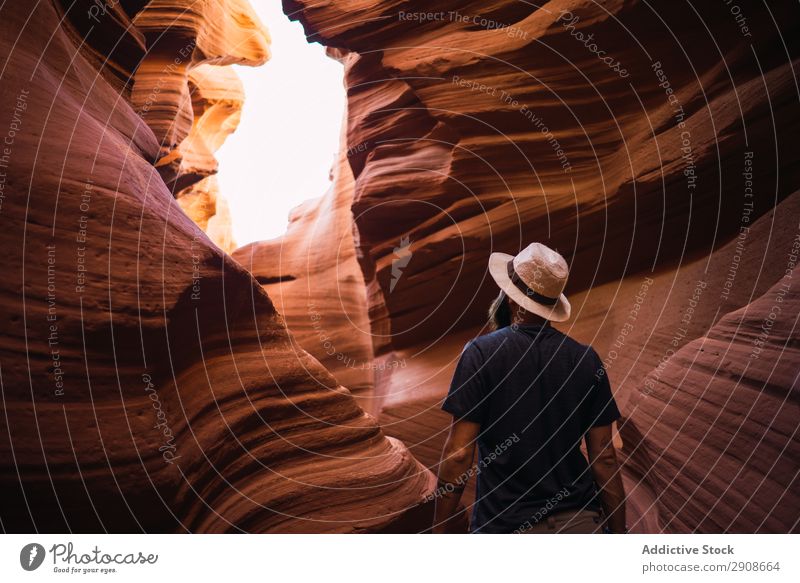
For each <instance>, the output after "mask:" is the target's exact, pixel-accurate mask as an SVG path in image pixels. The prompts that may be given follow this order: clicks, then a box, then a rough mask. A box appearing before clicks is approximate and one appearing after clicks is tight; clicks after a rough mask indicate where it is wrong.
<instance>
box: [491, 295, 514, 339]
mask: <svg viewBox="0 0 800 583" xmlns="http://www.w3.org/2000/svg"><path fill="white" fill-rule="evenodd" d="M506 326H511V306H509V305H508V296H507V295H506V292H504V291H501V292H500V293H499V294H498V296H497V297H496V298H495V299H494V300H492V303H491V305H490V306H489V327H490V328H491V329H492V330H499V329H500V328H505V327H506Z"/></svg>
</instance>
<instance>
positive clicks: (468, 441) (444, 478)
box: [433, 417, 481, 534]
mask: <svg viewBox="0 0 800 583" xmlns="http://www.w3.org/2000/svg"><path fill="white" fill-rule="evenodd" d="M480 427H481V426H480V424H478V423H473V422H472V421H467V420H463V419H462V420H458V419H456V418H455V417H454V418H453V422H452V424H451V425H450V435H449V436H448V437H447V443H445V445H444V451H443V452H442V461H441V462H440V463H439V482H438V484H437V485H436V496H435V498H434V500H435V502H434V504H435V508H436V510H435V512H434V517H435V518H434V521H433V532H434V533H436V534H441V533H445V532H448V531H449V530H451V529H454V526H455V522H456V519H457V516H456V511H457V508H458V503H459V501H460V500H461V494H462V493H463V492H464V486H466V484H467V478H468V473H467V472H468V470H469V468H470V466H471V465H472V458H473V456H474V455H475V441H476V440H477V439H478V433H479V432H480Z"/></svg>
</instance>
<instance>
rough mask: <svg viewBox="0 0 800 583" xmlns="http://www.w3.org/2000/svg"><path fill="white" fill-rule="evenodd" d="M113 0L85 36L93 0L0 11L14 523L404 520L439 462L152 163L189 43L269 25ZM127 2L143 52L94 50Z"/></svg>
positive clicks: (297, 526) (221, 57)
mask: <svg viewBox="0 0 800 583" xmlns="http://www.w3.org/2000/svg"><path fill="white" fill-rule="evenodd" d="M114 4H115V6H116V7H115V8H114V10H113V11H112V12H107V13H104V14H100V13H98V14H97V15H96V17H97V20H98V22H97V23H95V25H94V26H93V27H92V32H91V33H89V34H88V36H86V37H81V34H80V28H78V27H77V25H73V24H71V23H72V22H82V21H83V20H85V18H86V14H87V13H86V12H81V7H80V4H79V3H75V4H70V6H71V8H69V12H68V13H67V14H66V16H65V14H64V13H63V12H62V10H61V8H60V7H59V4H57V3H52V2H40V3H38V4H36V6H35V7H29V6H27V5H23V4H15V5H13V6H11V5H9V4H6V5H5V6H4V7H3V8H2V9H0V12H1V14H0V44H2V46H3V49H4V50H3V54H4V55H6V58H5V61H4V66H3V70H2V71H3V72H2V84H0V94H1V95H2V97H3V99H2V103H4V104H6V106H5V107H4V109H3V113H2V114H1V115H0V132H2V134H3V139H4V140H5V142H4V150H3V151H2V152H0V154H1V155H2V158H1V160H0V171H1V172H0V186H2V190H0V194H2V197H0V203H2V204H1V206H0V221H2V223H3V228H2V229H1V230H0V243H2V246H3V249H4V253H5V256H6V263H5V274H4V275H5V277H4V279H3V284H2V285H1V286H0V294H1V295H2V299H1V301H0V319H2V321H3V322H4V328H3V330H4V333H3V335H2V336H0V381H2V382H1V383H0V388H2V396H3V403H4V410H3V415H2V416H0V456H2V460H3V466H2V472H1V473H0V486H2V491H3V496H2V500H0V517H2V524H3V528H4V529H5V530H6V531H22V532H32V531H37V532H66V531H71V532H85V531H89V532H98V531H105V530H107V531H116V532H136V531H148V532H153V531H159V532H160V531H186V530H188V531H193V532H226V531H240V530H246V531H257V532H272V531H281V532H295V531H305V532H318V531H322V532H328V531H340V532H341V531H362V530H391V529H392V528H393V526H392V525H393V524H395V523H398V521H400V522H402V521H407V520H409V519H410V518H409V516H412V517H413V513H412V514H409V512H408V509H409V508H411V507H415V506H416V505H417V504H418V503H419V502H420V501H421V500H422V499H423V497H424V495H425V494H426V493H427V492H428V491H429V490H430V488H431V478H432V477H431V476H430V474H429V473H428V472H426V471H425V470H424V469H423V468H421V467H420V466H419V464H418V463H417V462H416V461H415V460H414V459H413V458H412V457H411V455H410V454H409V453H408V451H407V450H406V449H405V447H404V446H402V445H401V444H400V443H399V442H397V441H396V440H392V439H389V438H386V437H385V436H384V435H383V434H382V432H381V430H380V429H379V427H378V426H377V425H376V424H375V422H374V420H373V419H372V418H371V417H369V416H368V415H366V414H365V413H364V412H363V411H362V410H361V409H360V408H359V407H358V406H357V404H356V402H355V401H354V399H353V398H352V396H351V395H350V393H349V391H348V390H347V389H345V388H344V387H342V386H341V385H340V384H338V383H337V382H336V381H335V380H334V379H333V377H332V376H331V375H330V374H329V373H328V372H327V371H326V370H325V369H324V368H323V367H322V366H321V365H320V364H319V362H318V361H317V360H316V359H314V358H312V357H311V356H309V355H308V354H307V353H305V352H303V351H301V350H298V348H297V345H296V343H295V342H294V341H293V340H292V338H291V336H290V335H289V333H288V332H287V330H286V328H285V326H284V322H283V319H282V318H281V317H280V316H279V315H278V313H277V312H276V311H275V309H274V307H273V305H272V302H271V301H270V299H269V297H268V296H267V295H266V293H264V291H263V290H262V288H261V286H260V285H258V283H257V282H256V281H255V280H254V279H253V278H252V276H251V275H250V274H249V273H248V272H246V271H245V270H244V269H242V268H241V267H240V266H239V265H238V263H236V262H235V261H233V260H232V259H230V257H228V256H227V255H225V254H224V253H222V252H221V251H220V250H219V249H218V248H217V247H216V246H214V245H213V244H212V243H211V242H210V241H209V239H208V237H207V236H206V235H205V234H204V233H203V232H202V231H201V230H200V229H199V228H198V226H197V225H195V224H194V223H193V222H192V221H191V220H190V219H189V218H188V217H187V216H186V215H185V214H184V213H183V212H181V210H180V208H179V207H178V206H177V203H176V202H175V200H174V198H173V196H172V195H171V193H170V189H169V188H168V187H167V185H166V184H165V182H164V181H163V180H162V178H161V176H160V175H159V173H158V171H157V170H156V167H155V165H157V164H158V163H159V160H162V159H163V155H164V152H165V149H166V150H171V149H174V148H175V147H176V145H177V144H179V143H180V142H181V141H182V139H183V137H185V135H186V134H187V133H188V131H189V123H188V122H190V121H191V117H190V116H186V117H184V116H183V114H184V113H186V112H187V110H186V109H185V108H184V107H183V106H182V105H181V104H182V103H183V102H181V101H180V99H179V98H180V97H181V96H183V95H187V94H188V93H187V91H188V86H187V83H186V76H187V74H188V73H187V71H186V70H185V69H186V67H184V68H183V70H182V71H181V72H180V73H175V74H174V75H173V74H170V75H168V76H166V77H164V82H165V85H164V91H163V93H161V94H160V96H161V97H162V98H163V101H154V102H153V107H152V108H151V109H150V110H149V111H148V113H149V114H150V115H145V116H144V117H141V116H140V115H138V114H137V110H138V111H141V110H142V107H143V101H142V99H143V95H144V94H145V93H147V91H148V90H147V88H148V87H150V88H154V87H156V86H157V84H158V82H159V79H158V74H155V75H154V74H153V72H154V71H156V70H158V68H159V67H160V64H163V63H166V62H168V61H169V60H170V59H172V58H174V57H172V54H173V53H172V52H173V51H177V54H178V56H180V50H181V48H182V47H183V46H184V44H183V43H184V41H186V43H187V44H188V43H190V42H191V43H192V44H193V46H194V47H195V49H194V50H193V52H192V54H191V59H190V60H191V61H192V64H193V65H197V64H199V62H198V61H199V60H204V61H208V62H212V63H216V64H229V63H232V62H245V63H256V62H259V61H260V60H261V58H262V57H263V56H264V55H265V54H266V52H265V45H264V37H263V35H259V34H258V33H257V31H256V32H254V31H255V30H256V29H255V28H254V21H253V20H252V19H249V17H248V16H247V15H248V12H247V10H246V5H245V4H244V3H243V2H237V1H234V0H230V1H226V2H176V1H172V2H167V1H163V2H162V1H153V2H150V3H149V4H147V5H146V6H144V7H143V5H144V3H143V2H140V3H138V4H137V3H134V2H131V3H122V4H120V5H118V6H117V3H114ZM137 6H138V7H137ZM121 7H127V8H125V9H124V10H123V8H121ZM84 8H87V10H89V9H90V8H91V7H90V6H89V7H87V6H86V5H84ZM125 10H130V12H126V11H125ZM137 11H138V12H137ZM89 14H90V15H91V14H92V13H89ZM82 19H83V20H82ZM123 21H124V23H126V26H130V24H131V22H132V23H133V27H132V28H130V29H129V32H128V33H127V36H126V37H125V39H126V42H128V43H129V44H132V45H134V46H137V47H141V44H139V43H141V42H143V43H144V46H145V47H146V49H147V51H148V53H147V54H148V57H147V61H146V62H144V63H141V64H140V66H139V67H138V69H137V67H136V64H135V63H133V62H130V61H127V60H125V59H122V58H120V60H118V61H110V60H109V61H106V62H104V63H99V62H98V60H97V58H96V57H97V54H98V53H100V52H102V50H103V47H104V46H105V45H104V44H103V43H104V42H106V41H107V40H108V35H113V34H116V32H117V31H118V29H119V28H120V26H121V24H120V22H123ZM107 27H109V28H107ZM156 38H160V39H161V40H160V41H159V42H158V44H157V46H156V45H152V43H153V42H155V39H156ZM17 39H19V40H17ZM178 39H180V42H177V41H178ZM151 49H152V50H151ZM253 55H255V56H253ZM127 56H128V57H131V55H127ZM132 70H136V71H137V72H136V80H135V82H134V83H133V85H134V87H133V92H132V97H131V98H130V99H131V100H132V101H130V102H129V100H128V89H129V88H130V85H131V83H130V82H129V81H128V80H125V79H123V77H122V72H123V71H132ZM167 82H168V83H167ZM144 103H146V101H145V102H144ZM176 120H177V121H176ZM187 120H188V121H187ZM424 510H425V509H424V508H421V507H419V508H417V509H416V510H415V512H420V511H424Z"/></svg>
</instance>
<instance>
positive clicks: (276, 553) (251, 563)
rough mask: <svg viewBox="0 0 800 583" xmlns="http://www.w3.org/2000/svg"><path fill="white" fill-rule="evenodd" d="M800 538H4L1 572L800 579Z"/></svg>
mask: <svg viewBox="0 0 800 583" xmlns="http://www.w3.org/2000/svg"><path fill="white" fill-rule="evenodd" d="M799 540H800V539H798V538H796V537H795V536H792V535H620V536H614V535H555V536H554V535H516V536H515V535H495V536H492V535H442V536H434V535H372V536H366V535H339V536H335V535H41V536H39V535H4V536H2V537H0V549H1V550H2V552H1V553H0V580H1V581H9V582H17V581H50V580H61V581H64V580H72V581H77V580H92V581H96V580H104V581H114V582H119V583H122V582H123V581H132V582H133V581H135V582H136V583H141V582H142V581H168V580H173V578H174V580H177V578H179V577H180V578H184V580H185V578H186V577H187V576H188V577H197V578H198V580H199V581H211V580H217V579H216V578H220V579H218V580H219V581H237V580H239V581H246V580H257V581H265V580H266V581H272V580H274V581H280V582H281V583H283V582H286V581H325V582H339V581H341V582H343V583H359V582H362V581H363V582H369V583H374V582H375V581H380V582H384V581H388V582H394V581H397V582H402V583H409V582H410V581H435V580H446V581H458V582H459V583H463V582H467V581H481V582H482V583H485V582H487V581H533V580H541V578H542V577H550V578H551V580H554V581H564V580H568V581H575V580H580V579H579V578H580V577H585V578H587V579H586V580H590V579H589V578H596V577H597V576H598V575H600V576H606V575H607V576H609V577H613V578H614V580H615V581H616V580H619V581H647V580H655V581H663V580H666V579H667V578H669V579H670V580H672V579H674V578H675V577H681V578H682V579H681V580H692V581H700V580H702V581H708V582H714V581H719V582H725V583H727V582H729V581H734V582H738V581H741V582H745V581H758V582H765V583H769V582H771V581H776V582H777V581H793V582H794V581H800V571H798V541H799ZM236 577H241V579H235V578H236ZM232 578H234V579H232ZM245 578H247V579H245ZM683 578H686V579H683ZM595 580H596V579H595Z"/></svg>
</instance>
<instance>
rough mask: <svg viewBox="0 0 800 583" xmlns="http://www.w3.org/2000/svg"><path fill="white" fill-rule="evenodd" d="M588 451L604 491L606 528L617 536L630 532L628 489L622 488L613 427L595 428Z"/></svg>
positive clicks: (596, 478) (595, 473)
mask: <svg viewBox="0 0 800 583" xmlns="http://www.w3.org/2000/svg"><path fill="white" fill-rule="evenodd" d="M586 451H587V452H588V454H589V464H590V465H591V468H592V474H594V479H595V482H597V485H598V487H599V488H600V501H601V503H602V504H603V510H604V511H605V515H606V525H607V526H608V527H609V528H610V529H611V532H613V533H624V532H626V526H625V524H626V522H625V489H624V488H623V486H622V476H621V474H620V469H619V463H618V462H617V452H616V451H615V450H614V444H613V442H612V437H611V425H603V426H601V427H592V428H591V429H589V431H588V432H587V433H586Z"/></svg>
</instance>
